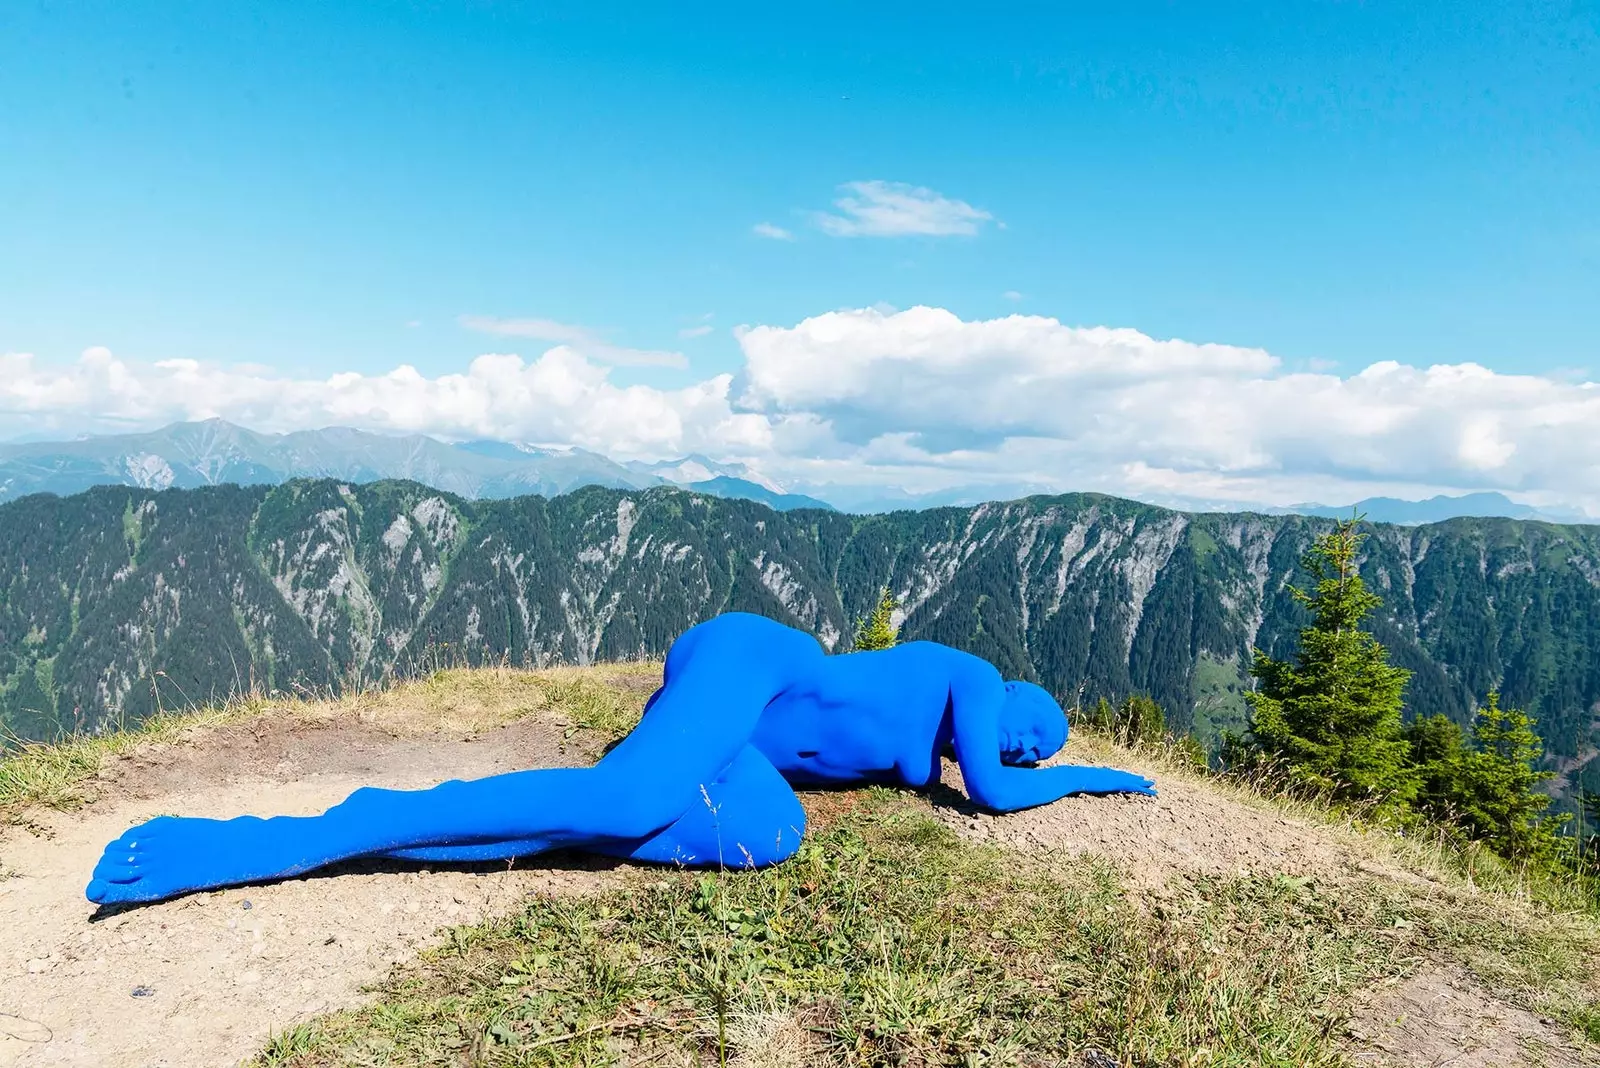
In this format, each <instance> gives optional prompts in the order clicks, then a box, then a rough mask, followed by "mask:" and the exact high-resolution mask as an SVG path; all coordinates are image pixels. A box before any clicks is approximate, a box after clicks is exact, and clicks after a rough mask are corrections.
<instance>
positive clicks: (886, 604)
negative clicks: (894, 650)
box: [854, 586, 900, 653]
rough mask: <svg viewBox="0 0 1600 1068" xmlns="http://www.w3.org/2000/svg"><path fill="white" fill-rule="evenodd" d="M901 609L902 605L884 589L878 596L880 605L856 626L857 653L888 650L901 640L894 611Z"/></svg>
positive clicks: (886, 588)
mask: <svg viewBox="0 0 1600 1068" xmlns="http://www.w3.org/2000/svg"><path fill="white" fill-rule="evenodd" d="M899 607H900V603H899V602H898V601H896V600H895V599H894V596H893V595H892V594H891V593H890V592H889V589H888V587H887V586H886V587H884V588H883V590H882V591H881V592H880V593H879V594H878V604H877V607H875V608H874V609H873V610H872V614H871V615H870V616H868V617H867V618H866V619H863V620H861V621H860V622H859V623H857V624H856V637H855V646H854V649H855V651H856V652H858V653H864V652H870V651H871V650H873V649H888V648H891V647H893V646H894V644H895V643H896V642H898V641H899V640H900V637H899V634H898V631H897V629H896V628H895V625H894V611H895V609H896V608H899Z"/></svg>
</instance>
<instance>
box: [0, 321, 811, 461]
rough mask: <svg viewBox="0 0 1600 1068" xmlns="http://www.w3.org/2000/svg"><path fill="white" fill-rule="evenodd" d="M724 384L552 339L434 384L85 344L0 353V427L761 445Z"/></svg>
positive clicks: (763, 427)
mask: <svg viewBox="0 0 1600 1068" xmlns="http://www.w3.org/2000/svg"><path fill="white" fill-rule="evenodd" d="M729 383H730V376H728V375H717V376H714V377H712V378H708V379H705V380H704V381H701V382H697V383H695V384H693V385H691V386H688V387H685V388H682V389H675V390H664V389H654V388H649V387H645V386H618V385H616V384H614V383H613V382H612V381H611V380H610V371H609V370H608V369H607V368H606V367H604V366H601V365H599V364H597V363H595V362H592V361H591V360H590V359H588V358H587V357H586V356H585V355H583V354H581V353H579V352H577V351H576V350H574V349H572V348H569V347H567V346H564V345H558V346H556V347H555V348H552V349H550V350H549V351H547V352H545V353H544V354H543V355H541V356H539V357H538V358H537V359H534V360H531V361H527V360H524V359H522V358H521V357H519V356H515V355H506V354H496V353H491V354H487V355H483V356H479V357H477V358H476V359H474V360H473V361H472V362H471V363H470V364H469V365H468V367H467V368H466V370H465V371H464V372H462V373H458V374H444V375H439V376H438V377H434V378H430V377H427V376H425V375H423V374H421V373H420V372H418V371H417V370H416V369H415V368H414V367H411V366H409V365H405V364H402V365H401V366H399V367H396V368H395V369H394V370H392V371H389V372H388V373H386V374H379V375H364V374H358V373H356V372H341V373H338V374H334V375H330V376H328V377H326V378H289V377H282V376H277V375H273V374H270V373H261V372H260V371H259V370H256V369H244V368H238V367H224V366H220V365H210V364H204V363H200V362H198V361H195V360H162V361H159V362H157V363H150V364H142V363H134V362H128V361H123V360H120V359H118V358H117V357H115V356H114V355H113V354H112V353H111V352H110V351H109V350H107V349H105V348H100V347H96V348H91V349H88V350H86V351H85V352H84V353H83V355H82V356H81V357H80V358H79V360H78V361H77V362H76V363H75V364H72V365H69V366H66V367H48V366H43V365H41V364H40V362H39V361H38V360H36V359H35V358H34V357H33V356H31V355H28V354H25V353H21V354H17V353H14V354H9V355H0V412H4V413H5V415H4V416H3V417H0V427H3V430H4V432H5V433H6V434H7V436H15V435H19V434H30V435H36V434H40V433H46V432H52V431H53V432H58V433H76V432H77V431H79V430H80V429H93V430H98V431H112V430H121V429H127V428H130V427H155V426H160V425H162V424H165V423H169V422H175V421H180V420H192V419H210V418H222V419H227V420H229V421H230V422H236V423H240V424H243V425H245V426H249V427H252V428H255V429H260V430H268V431H286V430H300V429H309V428H315V427H323V426H330V425H342V426H354V427H360V428H363V429H369V430H380V431H398V432H420V433H428V434H434V435H437V436H441V437H446V438H480V437H488V438H499V439H503V440H517V441H547V442H566V443H570V444H574V445H581V446H583V447H585V448H589V449H593V450H595V451H598V452H607V453H611V454H614V455H616V456H618V457H621V458H631V457H647V458H659V457H661V456H668V455H677V454H681V453H684V452H706V451H715V452H726V451H738V452H756V453H759V452H765V451H767V450H768V449H769V448H770V438H771V428H772V426H774V425H775V424H776V423H781V420H774V419H772V418H771V417H768V416H763V415H759V414H753V413H739V412H735V411H733V410H732V409H731V407H730V405H729V403H728V391H729Z"/></svg>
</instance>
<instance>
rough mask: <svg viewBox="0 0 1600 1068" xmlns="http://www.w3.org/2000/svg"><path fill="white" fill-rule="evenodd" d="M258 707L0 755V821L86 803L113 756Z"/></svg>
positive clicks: (187, 716) (179, 715) (162, 718)
mask: <svg viewBox="0 0 1600 1068" xmlns="http://www.w3.org/2000/svg"><path fill="white" fill-rule="evenodd" d="M258 712H259V710H258V708H257V707H256V704H255V703H254V702H250V701H241V702H236V703H234V704H230V705H226V706H223V707H219V708H207V709H202V710H198V711H192V712H172V713H165V714H162V715H159V716H154V717H152V718H151V719H148V720H146V721H145V722H144V723H142V724H140V725H139V726H138V727H136V728H133V729H130V730H118V731H111V732H108V733H106V734H93V735H80V736H78V737H74V738H68V739H66V740H64V741H61V742H59V743H56V744H53V745H22V746H20V747H19V748H17V749H15V750H13V751H11V752H7V753H6V754H5V755H4V756H3V757H0V822H10V821H14V820H16V819H19V818H20V817H21V815H22V813H23V812H24V811H25V810H26V809H28V808H31V807H34V806H38V807H42V808H57V809H70V808H73V807H75V806H77V805H79V804H81V803H83V802H84V801H85V800H87V799H88V797H89V794H88V793H87V792H86V791H85V789H84V787H85V785H86V784H87V783H88V782H90V781H92V780H93V779H94V778H95V776H97V775H98V774H99V773H100V771H101V769H103V768H104V767H105V766H106V764H107V762H108V761H109V760H111V759H112V758H113V757H117V756H121V755H124V754H126V753H129V752H132V751H133V750H135V749H137V748H140V747H141V746H145V745H151V744H158V743H161V742H170V741H173V740H175V739H177V738H179V737H181V736H182V735H183V734H184V733H186V732H188V731H191V730H204V729H207V728H212V727H218V726H223V725H225V724H228V723H232V722H236V721H239V720H242V719H247V718H250V717H251V716H254V715H257V714H258Z"/></svg>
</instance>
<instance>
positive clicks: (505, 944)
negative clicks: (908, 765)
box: [260, 790, 1418, 1068]
mask: <svg viewBox="0 0 1600 1068" xmlns="http://www.w3.org/2000/svg"><path fill="white" fill-rule="evenodd" d="M1417 932H1418V918H1417V916H1416V914H1415V912H1414V902H1413V901H1412V900H1411V899H1410V898H1409V897H1408V895H1406V894H1405V893H1404V892H1401V891H1399V890H1397V889H1395V888H1392V887H1390V888H1387V889H1386V888H1384V887H1383V886H1381V885H1380V884H1378V883H1376V882H1374V883H1372V884H1370V885H1367V886H1365V887H1364V888H1363V889H1362V890H1361V891H1360V892H1356V893H1352V891H1351V890H1350V888H1348V887H1341V888H1337V890H1336V892H1335V891H1331V890H1330V889H1327V888H1323V887H1319V886H1317V885H1315V884H1314V883H1311V882H1308V881H1300V880H1289V879H1283V878H1277V879H1248V878H1247V879H1226V880H1212V881H1205V880H1202V881H1194V882H1188V883H1185V884H1183V885H1182V886H1175V887H1174V888H1173V892H1172V893H1171V894H1169V895H1166V896H1164V897H1163V898H1161V899H1160V900H1159V901H1155V902H1152V901H1149V900H1144V899H1141V898H1137V897H1133V896H1130V895H1129V894H1128V893H1127V892H1126V891H1125V890H1124V888H1123V887H1122V886H1121V884H1120V883H1119V880H1118V878H1117V876H1116V874H1115V873H1114V872H1113V871H1112V870H1111V869H1110V868H1108V867H1106V866H1104V865H1102V864H1100V863H1097V862H1094V861H1090V860H1078V861H1066V860H1063V859H1061V858H1055V859H1049V860H1046V859H1039V858H1034V859H1031V860H1023V859H1022V858H1020V857H1018V856H1017V855H1015V854H1008V853H1005V852H1003V851H1000V850H997V849H993V848H990V847H986V846H976V845H971V844H967V843H965V842H962V841H960V840H958V839H957V838H955V837H954V836H953V835H952V834H951V833H950V832H949V831H948V830H946V829H945V828H944V827H943V826H942V825H941V824H939V823H937V822H935V821H934V820H932V819H930V818H928V817H927V816H926V815H925V814H922V813H920V812H918V811H916V810H915V809H913V808H912V807H911V806H910V805H909V804H908V803H907V802H906V801H905V800H904V799H903V798H902V797H901V796H900V795H897V794H894V793H891V792H888V791H881V790H875V791H871V792H869V794H868V795H866V798H865V800H864V803H863V805H862V807H861V809H860V810H859V811H857V812H856V813H854V814H852V815H850V816H847V817H846V818H845V819H843V820H842V821H841V822H840V823H839V824H837V825H836V826H834V827H832V828H831V829H828V830H825V831H824V832H822V833H820V834H816V835H814V836H813V837H812V838H811V839H809V840H808V841H807V843H806V844H805V846H804V847H803V848H802V850H801V852H800V853H799V855H798V856H796V857H795V858H794V860H792V861H790V862H789V863H787V864H784V865H782V866H780V867H777V868H773V869H768V870H765V871H760V872H749V873H744V872H740V873H731V872H729V873H720V874H708V875H694V874H691V873H687V872H673V873H666V874H664V875H663V876H662V877H660V878H657V879H655V880H654V881H653V882H648V883H640V884H639V885H635V886H631V887H628V888H625V889H621V890H616V891H612V892H610V893H607V894H603V895H599V896H595V897H588V898H577V899H566V900H562V899H538V900H535V901H533V902H531V903H530V904H529V905H528V906H527V907H526V909H525V910H524V911H523V912H522V913H521V914H520V915H517V916H515V917H512V918H510V919H506V920H502V921H498V922H493V923H490V924H487V925H483V926H479V927H461V928H456V929H454V930H453V931H451V932H450V934H449V937H448V938H447V940H446V942H445V944H444V945H443V946H442V947H440V948H438V949H435V950H433V951H431V952H429V953H427V954H425V955H424V956H423V957H422V958H421V959H420V960H419V961H418V962H417V963H416V964H415V965H414V966H411V967H409V968H406V969H403V970H401V971H400V972H399V973H397V975H396V976H395V977H394V978H392V979H391V980H390V981H389V982H388V983H387V984H386V985H385V986H384V987H383V989H382V990H381V993H380V997H379V999H378V1001H377V1002H376V1003H375V1004H373V1005H371V1006H369V1007H366V1008H362V1009H357V1010H352V1011H348V1012H344V1013H339V1014H335V1015H332V1016H329V1017H325V1018H323V1019H321V1020H318V1021H315V1022H313V1023H312V1024H310V1025H307V1026H305V1027H301V1028H299V1029H296V1030H295V1031H293V1032H290V1033H288V1034H285V1035H282V1036H279V1037H278V1038H277V1039H275V1040H274V1041H273V1043H272V1044H271V1046H270V1047H269V1049H268V1050H267V1051H266V1052H265V1053H264V1054H263V1056H262V1058H261V1061H260V1063H261V1064H262V1065H267V1066H273V1068H305V1066H309V1065H330V1064H338V1065H402V1064H404V1065H434V1064H437V1065H456V1064H484V1065H557V1064H562V1065H565V1064H595V1065H599V1064H612V1063H616V1062H617V1060H618V1059H619V1058H621V1057H623V1056H624V1055H627V1056H629V1057H630V1059H631V1058H636V1057H641V1056H643V1055H653V1054H660V1055H662V1056H665V1055H667V1054H673V1055H675V1056H676V1057H677V1058H678V1059H677V1060H666V1061H663V1063H719V1062H721V1061H723V1060H724V1059H726V1058H734V1057H738V1058H742V1060H741V1061H740V1063H767V1064H774V1065H776V1064H794V1065H824V1064H852V1065H853V1064H863V1065H865V1064H871V1065H878V1064H883V1065H889V1064H897V1065H898V1064H922V1065H936V1064H937V1065H977V1064H984V1065H989V1064H1044V1063H1050V1064H1054V1063H1060V1062H1061V1058H1063V1057H1066V1056H1068V1055H1076V1056H1079V1057H1089V1058H1092V1057H1094V1055H1095V1054H1096V1053H1098V1054H1101V1055H1103V1056H1104V1057H1105V1058H1109V1060H1101V1061H1100V1062H1098V1063H1116V1064H1137V1065H1190V1064H1196V1065H1198V1064H1208V1065H1282V1066H1290V1065H1294V1066H1302V1065H1342V1064H1345V1063H1347V1062H1346V1060H1345V1054H1344V1053H1343V1051H1342V1045H1341V1036H1342V1026H1343V1023H1344V1020H1345V1019H1346V1016H1345V1014H1344V1012H1343V1007H1344V1006H1345V1005H1346V1004H1347V1003H1348V1001H1349V999H1350V997H1351V995H1352V994H1353V993H1354V992H1355V991H1357V990H1360V989H1362V988H1364V987H1365V986H1367V985H1368V984H1369V983H1371V982H1372V981H1374V980H1375V979H1377V978H1379V977H1382V976H1385V975H1391V974H1397V973H1398V972H1400V971H1402V970H1403V969H1404V968H1405V967H1406V966H1407V963H1408V961H1411V960H1413V959H1414V956H1415V945H1414V942H1415V940H1416V937H1417ZM775 1045H776V1046H777V1047H778V1048H774V1046H775ZM1069 1063H1071V1062H1070V1061H1069ZM1087 1063H1096V1062H1094V1061H1093V1060H1090V1061H1088V1062H1087Z"/></svg>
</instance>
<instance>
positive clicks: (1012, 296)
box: [1000, 289, 1022, 303]
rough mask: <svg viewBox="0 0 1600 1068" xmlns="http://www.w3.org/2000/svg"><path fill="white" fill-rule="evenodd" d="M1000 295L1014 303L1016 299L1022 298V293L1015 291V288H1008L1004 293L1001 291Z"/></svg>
mask: <svg viewBox="0 0 1600 1068" xmlns="http://www.w3.org/2000/svg"><path fill="white" fill-rule="evenodd" d="M1000 295H1001V296H1002V297H1004V298H1005V299H1006V300H1009V301H1011V302H1012V303H1016V302H1017V301H1019V300H1021V299H1022V294H1021V293H1019V292H1017V291H1016V290H1015V289H1008V290H1006V291H1005V292H1004V293H1002V294H1000Z"/></svg>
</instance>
